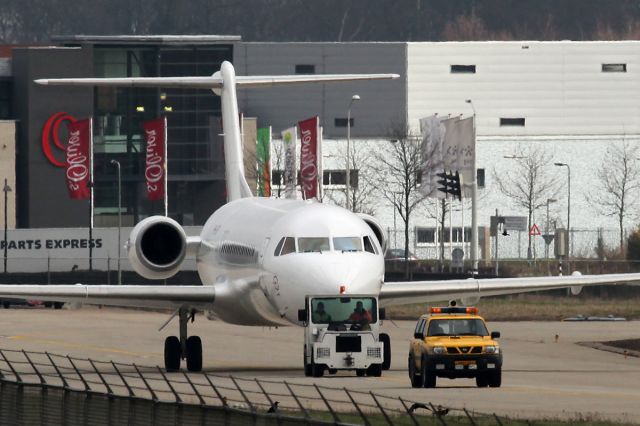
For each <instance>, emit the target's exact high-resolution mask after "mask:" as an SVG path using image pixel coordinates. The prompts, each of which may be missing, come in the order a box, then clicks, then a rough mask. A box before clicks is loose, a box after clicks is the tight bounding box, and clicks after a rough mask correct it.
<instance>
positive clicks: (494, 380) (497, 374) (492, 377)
mask: <svg viewBox="0 0 640 426" xmlns="http://www.w3.org/2000/svg"><path fill="white" fill-rule="evenodd" d="M487 382H488V384H489V387H491V388H499V387H500V385H502V369H501V368H499V369H497V370H496V371H494V372H493V373H489V377H487Z"/></svg>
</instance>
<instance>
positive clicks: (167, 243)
mask: <svg viewBox="0 0 640 426" xmlns="http://www.w3.org/2000/svg"><path fill="white" fill-rule="evenodd" d="M127 251H128V252H129V261H130V262H131V266H132V267H133V269H134V270H135V271H136V272H137V273H138V274H140V275H142V276H143V277H145V278H148V279H151V280H163V279H166V278H169V277H171V276H173V275H175V274H176V273H177V272H178V270H179V269H180V265H181V264H182V261H183V260H184V257H185V255H186V253H187V235H186V234H185V232H184V229H182V226H180V224H179V223H178V222H176V221H175V220H173V219H170V218H168V217H165V216H151V217H148V218H146V219H144V220H142V221H140V222H139V223H138V224H137V225H136V226H135V227H134V228H133V230H132V231H131V234H130V235H129V240H128V241H127Z"/></svg>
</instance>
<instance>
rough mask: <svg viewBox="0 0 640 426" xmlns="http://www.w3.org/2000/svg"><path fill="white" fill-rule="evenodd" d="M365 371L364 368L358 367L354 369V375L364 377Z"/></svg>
mask: <svg viewBox="0 0 640 426" xmlns="http://www.w3.org/2000/svg"><path fill="white" fill-rule="evenodd" d="M366 372H367V370H365V369H364V368H358V369H357V370H356V376H358V377H364V375H365V373H366Z"/></svg>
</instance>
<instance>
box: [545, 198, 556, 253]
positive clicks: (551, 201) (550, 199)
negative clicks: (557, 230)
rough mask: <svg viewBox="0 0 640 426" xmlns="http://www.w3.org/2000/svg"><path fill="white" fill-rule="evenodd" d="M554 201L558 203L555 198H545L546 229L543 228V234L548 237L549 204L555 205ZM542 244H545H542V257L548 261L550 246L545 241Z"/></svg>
mask: <svg viewBox="0 0 640 426" xmlns="http://www.w3.org/2000/svg"><path fill="white" fill-rule="evenodd" d="M556 201H558V200H556V199H555V198H547V226H546V228H545V230H544V233H545V234H546V235H549V204H551V203H555V202H556ZM547 238H548V237H547ZM544 243H545V244H544V248H545V250H544V257H545V258H547V259H548V258H549V244H550V243H547V241H546V240H545V242H544Z"/></svg>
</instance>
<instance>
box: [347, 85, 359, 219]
mask: <svg viewBox="0 0 640 426" xmlns="http://www.w3.org/2000/svg"><path fill="white" fill-rule="evenodd" d="M359 100H360V96H359V95H353V96H352V97H351V102H349V108H348V109H347V168H346V173H347V175H346V178H345V184H346V186H347V210H351V200H350V198H349V191H350V189H351V188H350V186H351V176H350V175H351V170H350V164H349V162H350V159H349V156H350V154H351V107H352V106H353V103H354V102H355V101H359Z"/></svg>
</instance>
